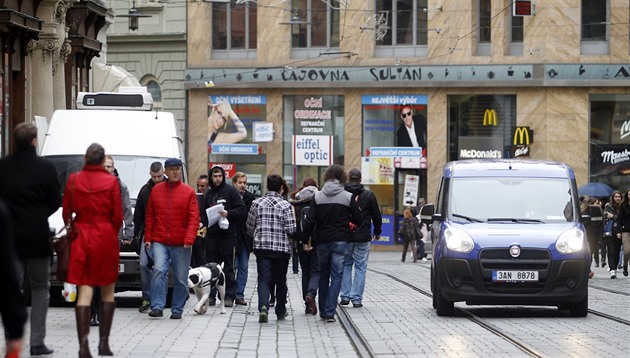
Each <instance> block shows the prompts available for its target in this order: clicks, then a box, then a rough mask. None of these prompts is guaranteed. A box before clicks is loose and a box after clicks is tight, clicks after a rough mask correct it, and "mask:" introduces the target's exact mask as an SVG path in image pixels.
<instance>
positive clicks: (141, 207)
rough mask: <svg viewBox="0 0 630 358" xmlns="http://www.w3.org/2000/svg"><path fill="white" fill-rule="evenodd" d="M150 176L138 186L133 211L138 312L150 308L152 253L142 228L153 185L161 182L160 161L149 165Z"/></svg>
mask: <svg viewBox="0 0 630 358" xmlns="http://www.w3.org/2000/svg"><path fill="white" fill-rule="evenodd" d="M149 176H151V178H150V179H149V180H148V181H147V183H146V184H144V185H143V186H142V188H140V191H139V192H138V199H137V200H136V210H135V211H134V212H133V223H134V227H133V237H134V240H138V241H139V243H140V253H139V255H140V282H141V285H142V304H141V305H140V308H138V311H139V312H146V311H148V310H149V308H151V276H153V254H152V252H151V249H150V248H148V247H146V246H145V245H144V228H145V221H144V219H145V216H146V210H147V204H148V203H149V196H150V195H151V190H152V189H153V187H154V186H155V185H156V184H158V183H161V182H163V181H164V180H165V179H166V178H165V177H164V169H163V168H162V163H160V162H153V163H151V166H150V167H149Z"/></svg>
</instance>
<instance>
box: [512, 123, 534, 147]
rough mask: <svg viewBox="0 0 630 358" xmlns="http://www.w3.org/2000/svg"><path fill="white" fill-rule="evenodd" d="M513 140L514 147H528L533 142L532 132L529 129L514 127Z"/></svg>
mask: <svg viewBox="0 0 630 358" xmlns="http://www.w3.org/2000/svg"><path fill="white" fill-rule="evenodd" d="M513 138H514V140H513V141H512V143H513V144H514V145H529V144H530V143H533V142H534V131H533V130H531V129H529V127H516V128H514V136H513Z"/></svg>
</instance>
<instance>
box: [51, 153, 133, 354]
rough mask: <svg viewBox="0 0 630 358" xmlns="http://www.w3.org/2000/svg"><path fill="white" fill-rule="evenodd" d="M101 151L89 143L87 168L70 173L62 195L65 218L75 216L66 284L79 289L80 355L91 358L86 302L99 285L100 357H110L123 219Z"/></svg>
mask: <svg viewBox="0 0 630 358" xmlns="http://www.w3.org/2000/svg"><path fill="white" fill-rule="evenodd" d="M104 161H105V149H103V147H102V146H101V145H100V144H96V143H94V144H92V145H90V147H89V148H88V149H87V152H86V153H85V166H84V167H83V170H82V171H80V172H79V173H75V174H72V175H70V177H69V178H68V182H67V184H66V190H65V193H64V196H63V219H64V222H68V219H69V218H70V216H71V215H72V213H74V214H75V219H74V227H75V228H76V229H77V230H78V236H77V237H76V239H74V241H72V244H71V246H70V265H69V267H68V282H70V283H74V284H76V285H77V286H78V288H79V295H78V300H77V306H76V319H77V331H78V336H79V345H80V348H79V357H91V354H90V348H89V347H88V334H89V332H90V315H91V310H90V304H91V302H92V295H93V290H94V286H100V287H101V299H102V301H101V307H100V309H101V311H100V312H101V324H100V326H99V331H100V332H99V333H100V341H99V345H98V354H99V355H110V356H111V355H113V353H112V351H111V350H110V349H109V332H110V330H111V326H112V319H113V317H114V308H115V307H116V303H115V302H114V284H115V283H116V280H117V279H118V255H119V248H118V231H119V229H120V226H121V225H122V221H123V214H122V202H121V200H120V185H119V184H118V181H117V180H116V177H115V176H113V175H111V174H109V172H107V170H106V169H105V168H104V167H103V162H104Z"/></svg>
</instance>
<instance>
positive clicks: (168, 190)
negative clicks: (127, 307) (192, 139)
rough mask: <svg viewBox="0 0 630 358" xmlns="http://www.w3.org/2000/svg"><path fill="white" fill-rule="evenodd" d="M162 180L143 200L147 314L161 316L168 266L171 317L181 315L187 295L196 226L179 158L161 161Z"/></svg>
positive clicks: (193, 197)
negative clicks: (149, 256)
mask: <svg viewBox="0 0 630 358" xmlns="http://www.w3.org/2000/svg"><path fill="white" fill-rule="evenodd" d="M164 169H165V170H164V172H165V174H166V178H167V179H166V181H165V182H162V183H159V184H156V185H155V187H153V190H151V195H150V196H149V203H148V204H147V213H146V218H145V222H146V227H145V238H144V241H145V246H147V247H148V248H150V249H152V250H153V262H154V264H153V276H152V277H151V312H149V316H150V317H162V316H163V311H164V306H166V292H167V286H168V272H169V267H170V268H171V269H172V271H173V296H172V299H171V317H170V318H171V319H181V318H182V313H183V312H184V304H185V303H186V300H187V299H188V269H189V264H190V254H191V248H192V245H193V244H194V242H195V238H196V237H197V229H198V228H199V206H198V205H197V197H196V194H195V190H194V189H193V188H191V187H190V186H188V185H186V184H184V183H183V182H182V161H181V160H180V159H178V158H169V159H167V160H166V161H165V162H164Z"/></svg>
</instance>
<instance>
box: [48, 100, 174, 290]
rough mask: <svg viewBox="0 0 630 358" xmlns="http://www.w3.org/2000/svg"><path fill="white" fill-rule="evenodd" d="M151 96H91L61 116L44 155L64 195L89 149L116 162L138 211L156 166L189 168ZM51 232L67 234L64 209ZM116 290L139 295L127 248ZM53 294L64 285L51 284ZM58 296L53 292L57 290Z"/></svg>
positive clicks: (134, 258) (170, 121)
mask: <svg viewBox="0 0 630 358" xmlns="http://www.w3.org/2000/svg"><path fill="white" fill-rule="evenodd" d="M152 103H153V100H152V98H151V94H149V93H147V92H146V91H145V92H141V93H103V92H101V93H86V92H81V93H79V96H78V97H77V109H71V110H57V111H55V112H54V113H53V116H52V118H51V120H50V124H49V125H48V129H47V131H46V134H45V137H44V142H43V144H42V146H41V151H40V155H41V156H43V157H45V158H46V159H48V160H50V161H51V162H52V163H53V164H54V165H55V168H56V169H57V175H58V178H59V182H60V183H61V188H62V194H63V191H64V189H65V186H66V180H67V179H68V176H69V175H70V173H73V172H76V171H80V170H81V169H82V167H83V157H84V155H85V151H86V150H87V148H88V146H89V145H90V144H92V143H99V144H101V145H102V146H103V147H104V148H105V153H106V154H107V155H111V156H112V157H113V158H114V163H115V166H116V169H117V171H118V174H119V177H120V179H121V180H122V181H123V182H124V183H125V184H127V186H128V187H129V194H130V196H131V203H132V205H133V206H134V207H135V202H136V198H137V197H138V192H139V191H140V188H142V186H143V185H144V184H145V183H146V182H147V181H148V180H149V178H150V177H149V167H150V166H151V163H153V162H155V161H160V162H162V163H164V161H165V160H166V159H167V158H179V159H181V160H182V162H183V163H184V167H183V173H184V181H186V177H185V173H186V167H185V165H186V164H185V156H184V150H183V145H182V140H181V138H180V137H179V130H178V128H177V120H176V118H175V117H174V116H173V114H172V113H169V112H162V111H160V110H152ZM49 224H50V227H51V229H55V231H56V232H58V231H59V230H61V229H62V228H63V220H62V218H61V208H60V209H59V210H58V211H57V213H55V214H53V215H52V216H51V217H50V219H49ZM120 255H121V256H120V267H119V273H120V276H119V279H118V282H117V283H116V289H117V290H119V291H124V290H140V266H139V262H138V261H139V260H138V255H136V253H135V252H133V251H132V250H131V247H130V246H128V245H125V246H122V249H121V254H120ZM51 283H52V286H53V287H54V289H57V288H58V289H59V291H60V287H61V286H62V284H63V283H59V282H56V281H54V280H52V281H51ZM53 291H54V290H53Z"/></svg>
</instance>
